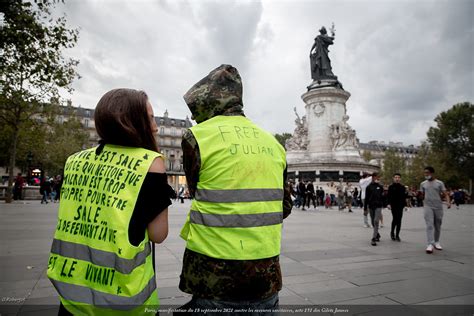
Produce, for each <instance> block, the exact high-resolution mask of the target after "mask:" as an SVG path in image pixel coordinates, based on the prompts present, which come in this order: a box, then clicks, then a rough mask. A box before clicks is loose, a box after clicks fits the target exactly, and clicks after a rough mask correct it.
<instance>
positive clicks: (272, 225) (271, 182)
mask: <svg viewBox="0 0 474 316" xmlns="http://www.w3.org/2000/svg"><path fill="white" fill-rule="evenodd" d="M190 130H191V132H192V133H193V135H194V137H195V138H196V140H197V143H198V145H199V151H200V158H201V169H200V171H199V181H198V183H197V191H196V194H195V199H194V200H193V202H192V205H191V210H190V212H189V214H188V217H187V220H186V223H185V225H184V227H183V229H182V230H181V237H182V238H183V239H185V240H186V247H187V248H188V249H190V250H193V251H196V252H198V253H201V254H204V255H207V256H209V257H213V258H219V259H229V260H253V259H262V258H270V257H274V256H276V255H279V254H280V243H281V226H282V222H283V172H284V169H285V167H286V156H285V150H284V149H283V147H282V146H281V145H280V144H279V143H278V142H277V140H276V139H275V137H273V135H271V134H270V133H268V132H266V131H264V130H263V129H261V128H260V127H258V126H257V125H255V124H254V123H252V122H251V121H250V120H249V119H247V118H246V117H244V116H216V117H213V118H211V119H209V120H207V121H204V122H202V123H200V124H198V125H196V126H193V127H191V128H190Z"/></svg>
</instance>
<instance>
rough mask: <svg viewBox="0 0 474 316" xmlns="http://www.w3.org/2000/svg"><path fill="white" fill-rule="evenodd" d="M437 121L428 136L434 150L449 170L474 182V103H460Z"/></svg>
mask: <svg viewBox="0 0 474 316" xmlns="http://www.w3.org/2000/svg"><path fill="white" fill-rule="evenodd" d="M435 122H436V126H435V127H431V128H430V129H429V130H428V133H427V135H428V142H429V143H430V145H431V147H432V148H433V151H435V152H436V153H438V155H439V158H440V160H441V161H442V162H443V163H444V164H445V165H446V166H447V167H448V168H451V169H454V170H456V171H457V172H458V173H459V174H464V175H466V176H468V177H469V178H470V179H474V104H472V103H470V102H464V103H458V104H456V105H454V106H453V107H452V108H451V109H449V110H448V111H445V112H441V113H440V114H439V115H438V116H436V118H435Z"/></svg>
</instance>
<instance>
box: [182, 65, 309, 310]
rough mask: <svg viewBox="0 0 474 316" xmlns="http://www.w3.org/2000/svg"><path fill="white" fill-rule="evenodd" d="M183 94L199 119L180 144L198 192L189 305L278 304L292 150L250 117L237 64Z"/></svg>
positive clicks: (189, 234) (190, 241) (190, 237)
mask: <svg viewBox="0 0 474 316" xmlns="http://www.w3.org/2000/svg"><path fill="white" fill-rule="evenodd" d="M184 100H185V102H186V104H187V105H188V107H189V109H190V111H191V113H192V118H193V119H194V120H195V121H196V122H197V125H195V126H193V127H191V128H190V129H188V130H187V131H186V132H185V133H184V135H183V140H182V143H181V146H182V148H183V167H184V171H185V174H186V179H187V182H188V188H189V192H190V194H191V196H194V200H193V202H192V205H191V210H190V211H189V214H188V217H187V219H186V222H185V224H184V226H183V229H182V230H181V234H180V236H181V237H182V238H183V239H184V240H185V241H186V249H185V251H184V255H183V268H182V272H181V276H180V282H179V288H180V289H181V291H183V292H185V293H189V294H192V299H191V301H190V302H188V303H187V304H186V305H184V306H183V307H182V309H185V310H188V309H189V308H192V309H194V310H195V309H196V308H199V309H200V310H201V311H202V310H205V309H210V310H213V309H218V310H222V309H224V310H225V309H226V308H230V309H253V310H255V309H265V310H276V309H278V302H279V299H278V292H279V291H280V290H281V288H282V275H281V270H280V263H279V255H280V240H281V228H282V223H283V219H284V218H286V217H287V216H288V215H289V214H290V212H291V207H292V202H291V192H290V189H289V187H288V186H287V185H286V183H287V180H286V153H285V149H284V148H283V147H282V146H281V145H280V144H279V143H278V141H277V140H276V139H275V138H274V137H273V135H271V134H270V133H268V132H266V131H265V130H263V129H261V128H260V127H259V126H257V125H255V124H254V123H253V122H252V121H250V120H249V119H248V118H246V117H245V115H244V112H243V102H242V81H241V78H240V75H239V73H238V71H237V69H235V68H234V67H232V66H230V65H221V66H220V67H217V68H216V69H214V70H213V71H211V72H210V73H209V75H208V76H206V77H204V78H203V79H201V80H200V81H199V82H197V83H196V84H195V85H194V86H193V87H191V89H190V90H189V91H188V92H186V94H185V95H184ZM249 153H252V154H249ZM270 153H271V154H270ZM303 192H304V191H303ZM300 193H301V191H300ZM274 313H277V312H276V311H274V312H270V313H268V314H269V315H270V314H274ZM214 314H216V315H220V314H219V313H214ZM208 315H209V313H208ZM211 315H212V313H211Z"/></svg>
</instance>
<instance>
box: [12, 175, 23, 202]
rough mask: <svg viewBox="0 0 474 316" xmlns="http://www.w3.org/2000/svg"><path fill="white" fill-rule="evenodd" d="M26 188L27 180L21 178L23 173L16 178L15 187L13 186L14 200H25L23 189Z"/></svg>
mask: <svg viewBox="0 0 474 316" xmlns="http://www.w3.org/2000/svg"><path fill="white" fill-rule="evenodd" d="M24 186H25V179H24V178H23V177H22V176H21V173H18V175H17V176H16V178H15V185H14V186H13V199H14V200H22V199H23V187H24Z"/></svg>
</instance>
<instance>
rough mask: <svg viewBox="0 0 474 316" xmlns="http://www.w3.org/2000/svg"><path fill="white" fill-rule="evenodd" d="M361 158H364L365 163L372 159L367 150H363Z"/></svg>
mask: <svg viewBox="0 0 474 316" xmlns="http://www.w3.org/2000/svg"><path fill="white" fill-rule="evenodd" d="M362 158H364V160H365V161H367V162H370V161H371V160H372V159H374V157H373V156H372V153H371V152H370V151H368V150H364V151H363V152H362Z"/></svg>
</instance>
